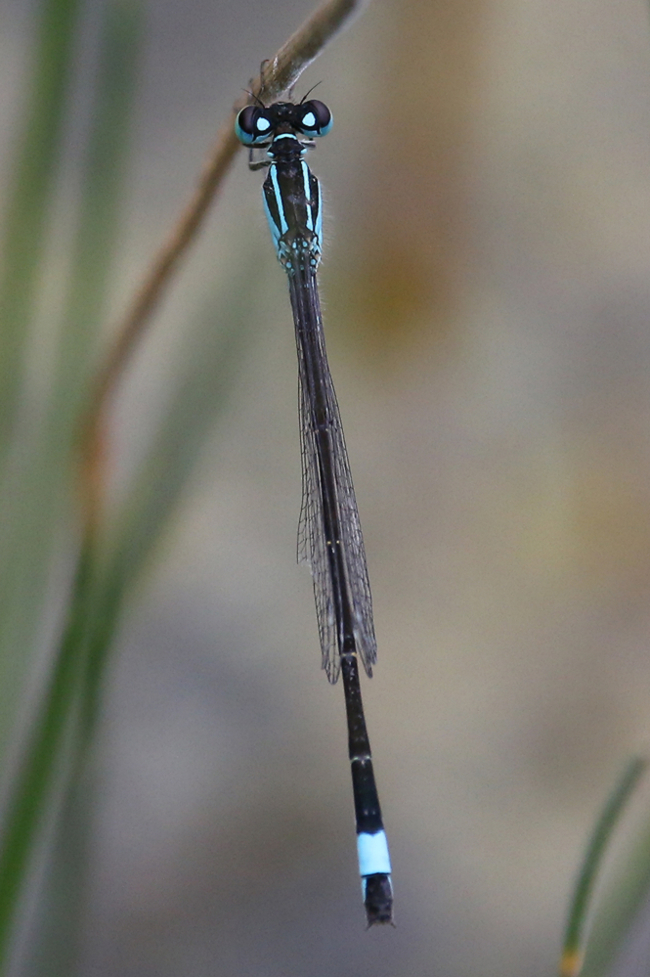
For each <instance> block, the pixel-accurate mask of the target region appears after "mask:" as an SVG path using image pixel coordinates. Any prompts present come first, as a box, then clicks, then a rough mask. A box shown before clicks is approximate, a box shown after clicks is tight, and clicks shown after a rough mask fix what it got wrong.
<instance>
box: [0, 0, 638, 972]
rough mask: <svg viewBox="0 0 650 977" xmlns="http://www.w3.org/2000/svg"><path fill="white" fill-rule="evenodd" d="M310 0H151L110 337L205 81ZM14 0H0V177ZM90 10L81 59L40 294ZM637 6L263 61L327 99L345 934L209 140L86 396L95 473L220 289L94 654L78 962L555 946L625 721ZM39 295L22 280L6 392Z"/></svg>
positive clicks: (300, 604) (300, 580) (328, 718)
mask: <svg viewBox="0 0 650 977" xmlns="http://www.w3.org/2000/svg"><path fill="white" fill-rule="evenodd" d="M313 6H314V5H313V3H312V2H311V0H275V2H273V3H268V2H267V3H254V2H252V0H237V2H236V3H235V2H225V0H215V2H211V3H206V2H205V0H150V2H149V3H147V5H146V8H145V18H146V27H145V43H144V48H143V51H142V59H141V63H140V67H139V87H138V92H137V98H136V103H135V119H134V124H133V126H132V152H131V155H130V159H129V163H128V177H127V182H126V187H125V199H124V206H123V210H122V213H123V218H122V223H121V227H120V244H119V255H118V261H117V267H116V272H115V275H114V285H113V290H112V293H111V299H110V315H109V316H107V323H106V327H105V328H106V335H107V336H108V335H109V330H110V323H111V322H113V321H115V320H116V318H117V317H118V316H119V314H120V312H121V311H122V310H123V309H124V307H125V304H126V301H127V299H128V297H129V296H130V294H131V292H132V290H133V289H134V288H135V287H136V286H137V285H138V284H139V282H140V280H141V278H142V275H143V273H144V271H145V269H146V267H147V264H148V262H149V260H150V258H151V256H152V254H153V252H154V251H155V249H156V247H157V246H158V245H159V243H160V241H161V239H162V237H163V236H164V235H165V234H166V233H167V231H168V229H169V227H170V225H171V223H172V222H173V220H174V219H175V218H176V216H177V214H178V212H179V210H180V208H181V206H182V205H183V204H184V203H185V201H186V198H187V196H188V194H189V192H190V190H191V188H192V187H193V185H194V183H195V181H196V177H197V174H198V172H199V169H200V166H201V164H202V162H203V160H204V159H205V157H206V153H207V151H208V148H209V147H210V145H211V142H212V140H213V136H214V133H215V132H216V129H217V128H218V126H219V125H220V124H221V123H222V121H223V119H224V118H225V117H226V116H227V113H228V112H229V110H230V107H231V105H232V103H233V101H234V100H235V99H236V98H237V97H238V96H239V93H240V91H241V89H242V88H244V87H246V85H247V83H248V80H249V78H250V77H251V76H253V75H255V74H256V73H257V71H258V67H259V63H260V62H261V61H262V59H264V58H267V57H270V56H271V55H272V54H273V53H274V52H275V50H276V49H277V48H278V47H279V45H280V44H282V43H283V42H284V40H285V39H286V37H287V36H288V35H289V34H290V33H291V32H292V31H293V30H295V29H296V28H297V27H298V26H299V25H300V23H301V22H302V20H303V19H304V18H305V17H306V16H307V15H308V14H309V13H310V12H311V11H312V9H313ZM35 11H36V5H35V3H33V2H29V0H3V4H2V11H1V13H0V19H1V22H2V30H1V32H0V130H1V131H2V133H3V138H2V140H1V141H0V142H1V145H0V151H1V154H2V155H1V159H0V178H1V179H3V181H4V182H3V184H2V186H3V187H4V186H5V185H6V182H7V179H8V173H9V169H10V161H11V153H12V150H13V139H14V136H13V134H14V133H15V132H17V130H18V127H19V124H20V121H21V104H22V101H21V100H22V99H23V97H24V91H23V87H24V85H25V79H26V77H27V71H28V68H29V64H30V57H31V54H32V45H33V32H34V18H35ZM100 11H101V2H100V0H93V2H89V3H87V4H86V6H85V14H84V30H83V32H82V41H83V43H82V44H81V45H80V46H79V50H78V51H77V54H76V58H77V62H78V63H77V68H78V82H77V91H76V101H75V106H76V113H75V115H74V117H73V119H72V123H71V125H70V127H69V132H68V134H67V142H66V150H65V152H66V156H65V161H66V165H65V166H64V167H63V170H62V173H63V179H62V182H61V187H60V193H59V198H58V199H57V211H56V214H57V221H58V222H57V223H56V224H55V231H54V232H53V240H52V243H51V248H50V250H51V252H52V253H51V255H50V258H49V265H48V268H49V269H50V270H49V272H48V274H49V275H50V277H51V279H52V283H51V286H50V291H49V293H48V292H47V289H46V293H45V294H46V295H47V294H49V296H50V299H49V301H52V302H55V301H56V275H55V270H56V263H57V249H56V243H57V241H59V240H62V241H64V240H65V239H66V235H68V236H69V234H70V233H71V231H70V227H69V219H68V216H67V215H68V209H69V205H70V203H71V202H74V196H75V194H76V193H77V189H76V187H77V184H76V182H75V181H76V175H77V169H78V165H79V164H78V159H79V144H80V140H81V138H82V136H81V134H82V133H83V132H84V127H87V125H88V122H89V120H88V112H89V109H88V100H87V98H86V95H85V92H86V88H87V86H88V85H89V84H90V83H91V81H92V77H93V71H94V66H95V61H94V52H95V49H94V43H95V40H94V38H95V31H96V23H97V19H98V17H99V14H100ZM648 28H649V23H648V10H647V7H646V4H645V3H643V2H641V0H619V2H618V3H615V4H613V3H611V2H608V0H593V2H592V3H590V4H588V5H585V4H584V3H581V2H578V0H563V2H562V3H561V4H558V3H554V2H551V0H528V2H527V3H523V4H522V3H520V2H517V0H462V2H458V0H438V2H431V0H402V2H398V0H376V2H374V3H371V4H370V6H369V7H368V8H367V11H366V12H365V13H364V15H363V16H362V17H360V18H359V19H358V20H356V21H355V23H354V24H353V26H352V27H351V29H350V30H349V31H348V32H346V33H345V34H344V35H342V36H341V37H340V38H338V39H337V40H336V41H335V42H334V43H332V44H331V45H330V47H329V48H328V49H327V51H326V52H325V54H324V55H323V56H322V57H321V58H319V59H318V61H317V62H316V63H315V64H314V65H313V66H312V67H311V68H310V69H309V71H308V72H306V73H305V75H303V77H302V79H301V80H300V82H299V84H298V86H297V90H296V94H297V95H298V96H300V97H302V95H303V94H304V92H306V91H307V89H308V88H310V87H311V86H312V85H313V84H315V83H317V82H321V84H320V87H319V88H318V92H317V97H318V98H320V99H322V100H324V101H325V102H327V103H328V104H329V105H330V107H331V108H332V111H333V114H334V120H335V122H334V127H333V130H332V132H331V134H330V135H329V136H328V138H327V139H325V140H322V141H321V142H320V143H319V145H318V148H317V150H315V151H314V152H313V153H311V155H310V160H309V162H310V165H311V166H312V168H313V169H314V171H315V172H316V173H317V174H318V176H319V178H320V179H321V180H322V183H323V186H324V192H325V205H326V213H325V233H326V254H325V259H324V261H323V265H322V275H321V285H322V291H323V301H324V308H325V325H326V333H327V338H328V350H329V355H330V363H331V367H332V372H333V375H334V380H335V383H336V388H337V392H338V396H339V401H340V406H341V412H342V416H343V423H344V427H345V432H346V438H347V444H348V449H349V454H350V459H351V464H352V470H353V474H354V480H355V487H356V492H357V498H358V503H359V509H360V513H361V519H362V524H363V528H364V534H365V541H366V549H367V555H368V564H369V570H370V579H371V583H372V588H373V596H374V605H375V623H376V630H377V637H378V647H379V660H378V665H377V667H376V670H375V676H374V678H373V680H372V682H371V683H368V682H367V681H366V682H364V684H363V692H364V697H365V705H366V713H367V720H368V725H369V731H370V738H371V742H372V747H373V753H374V757H375V770H376V774H377V778H378V784H379V791H380V797H381V801H382V806H383V810H384V818H385V823H386V827H387V831H388V836H389V840H390V845H391V853H392V857H393V867H394V884H395V900H396V901H395V906H396V921H397V928H396V929H395V930H391V929H384V930H374V931H371V932H369V933H367V932H364V913H363V908H362V905H361V901H360V896H359V884H358V877H357V865H356V855H355V844H354V820H353V809H352V796H351V788H350V782H349V781H350V774H349V765H348V761H347V755H346V730H345V718H344V705H343V691H342V688H341V687H339V686H337V687H335V688H332V687H330V686H329V685H328V682H327V680H326V678H325V675H324V674H321V673H320V670H319V667H320V652H319V647H318V635H317V629H316V621H315V613H314V607H313V597H312V591H311V581H310V577H309V574H308V572H307V571H306V570H305V569H304V568H301V567H298V566H297V565H296V563H295V538H296V527H297V520H298V513H299V509H300V493H301V476H300V455H299V443H298V425H297V367H296V356H295V347H294V339H293V331H292V322H291V314H290V307H289V300H288V295H287V289H286V282H285V279H284V275H283V273H282V270H281V269H280V267H279V266H278V264H277V262H276V259H275V257H274V254H273V249H272V246H271V242H270V238H269V233H268V230H267V227H266V224H265V220H264V217H263V213H262V207H261V199H260V184H261V176H260V174H254V173H250V172H249V171H248V170H247V167H246V160H245V156H244V153H243V152H242V153H241V154H240V158H239V159H238V161H237V164H236V167H235V168H234V170H233V172H232V173H231V175H230V177H229V178H228V180H227V183H226V185H225V187H224V189H223V192H222V194H221V196H220V199H219V201H218V204H217V206H216V207H215V208H214V211H213V213H212V216H211V218H210V219H209V221H208V223H207V226H206V228H205V230H204V232H203V233H202V235H201V237H200V240H199V241H198V243H197V245H196V246H195V247H194V249H193V250H192V253H191V254H190V256H189V259H188V260H186V261H185V263H184V267H183V271H182V274H181V275H180V277H179V278H178V280H177V281H176V283H175V284H174V286H173V288H172V289H171V290H170V292H169V294H168V295H167V298H166V301H165V302H164V305H163V308H162V310H161V312H160V315H159V317H158V321H157V323H156V327H155V329H153V330H152V333H151V335H150V336H149V337H148V338H147V340H146V341H145V343H144V344H143V345H142V347H141V348H140V349H139V351H138V354H137V356H136V358H135V360H134V362H133V363H132V366H131V368H130V370H129V373H128V376H127V377H126V378H125V381H124V383H123V384H122V385H121V387H120V391H119V398H118V403H117V405H116V410H115V414H114V430H113V449H112V470H111V471H112V478H113V483H114V484H113V490H114V493H115V497H116V498H118V497H119V496H120V493H123V492H126V491H128V488H127V487H128V484H129V478H130V475H131V473H132V472H133V470H134V468H135V466H136V464H137V459H138V458H139V456H140V454H141V452H142V450H143V447H144V446H146V445H147V444H148V443H149V441H150V439H151V437H152V431H153V430H154V429H155V426H156V418H157V416H158V414H159V412H160V410H161V405H164V404H165V402H166V398H167V396H168V392H169V389H170V385H171V383H172V382H173V378H174V371H175V368H176V364H177V362H178V360H179V358H180V357H182V356H183V355H185V353H186V352H187V347H188V345H191V344H192V343H193V342H199V340H200V339H201V337H203V340H202V341H205V337H206V336H209V335H210V334H211V330H213V329H218V328H219V326H220V318H219V317H220V316H222V315H225V314H228V312H227V307H228V304H230V306H233V307H234V306H236V307H237V309H238V312H237V315H239V316H241V318H242V321H243V322H245V323H246V328H247V329H248V330H249V332H250V335H249V337H248V339H247V344H246V351H245V353H244V354H243V355H242V356H241V358H240V361H239V367H238V371H239V372H238V373H237V375H236V377H235V378H234V380H233V384H232V389H231V390H230V392H229V395H228V398H227V400H226V402H225V404H224V405H222V407H221V409H220V411H219V412H218V415H216V416H215V420H214V423H213V424H211V426H210V428H209V435H208V436H207V437H206V440H205V445H204V448H203V450H202V452H201V454H200V460H199V463H198V465H197V466H196V467H195V469H194V472H193V475H192V478H191V480H190V482H189V484H188V486H187V489H186V491H185V494H184V498H183V504H182V506H181V507H180V508H179V509H178V510H177V511H176V514H175V518H174V520H173V522H172V523H171V524H170V526H169V527H168V530H167V532H166V534H165V536H164V539H163V541H162V545H161V546H159V547H158V549H157V558H156V560H155V561H153V562H152V563H151V564H150V566H149V571H148V574H147V576H146V579H145V580H144V582H143V583H144V585H141V586H140V588H139V590H138V592H137V593H136V594H135V595H134V598H135V599H134V600H133V601H132V602H131V605H130V612H129V614H128V616H127V617H126V618H125V620H124V623H123V626H122V629H121V633H120V641H119V648H118V649H117V654H116V656H115V658H114V659H113V662H112V667H111V669H110V672H109V676H108V677H109V681H108V684H107V687H106V690H105V708H104V717H103V723H102V730H101V741H100V749H99V758H98V764H97V771H96V773H95V776H94V781H95V794H94V798H95V799H94V804H93V843H92V856H91V873H90V875H91V878H90V888H89V893H88V897H87V900H86V902H87V920H86V924H85V930H84V951H83V952H84V956H83V960H84V963H83V966H82V968H81V973H83V974H92V975H94V977H118V975H119V977H149V975H151V977H153V975H156V977H172V975H178V974H181V973H182V974H183V975H185V977H204V975H208V974H210V975H214V974H218V975H221V974H223V975H230V974H248V975H254V977H289V975H295V977H298V975H300V977H310V975H316V974H319V975H323V974H325V975H343V974H346V975H347V974H350V975H352V974H354V975H357V977H363V975H373V977H388V975H391V977H398V975H399V977H407V975H421V974H436V975H445V977H465V975H470V974H476V973H480V974H482V975H483V977H489V975H494V977H497V975H499V977H509V975H512V977H514V975H521V974H522V973H525V974H529V975H537V974H547V973H550V972H551V971H553V969H554V968H555V966H556V959H557V954H558V951H559V946H560V941H561V935H562V927H563V924H564V919H565V914H566V908H567V903H568V899H569V895H570V891H571V886H572V882H573V878H574V875H575V872H576V870H577V866H578V864H579V861H580V858H581V854H582V850H583V847H584V845H585V842H586V838H587V836H588V833H589V830H590V828H591V826H592V823H593V821H594V818H595V816H596V814H597V812H598V810H599V808H600V806H601V805H602V803H603V800H604V798H605V797H606V795H607V793H608V791H609V789H610V788H611V786H612V784H613V782H614V780H615V779H616V777H617V775H618V774H619V772H620V770H621V767H622V765H623V764H624V762H625V760H626V758H627V757H628V755H629V754H630V753H632V752H636V751H643V750H645V749H646V748H647V742H648V734H649V730H650V708H649V693H650V654H649V651H650V601H649V600H648V597H649V592H650V382H649V379H648V374H649V372H650V329H649V327H648V324H649V322H650V275H649V274H648V265H649V260H650V31H649V29H648ZM53 269H54V270H53ZM224 309H226V311H225V312H224ZM197 322H200V323H201V327H200V328H195V327H192V328H190V326H191V324H192V323H197ZM47 324H48V304H47V302H45V303H44V307H43V309H42V310H41V318H40V325H39V330H40V331H39V333H38V335H39V336H40V341H39V343H36V344H35V346H36V348H37V350H38V349H40V354H38V352H37V353H36V355H35V356H34V361H33V366H32V374H33V376H32V379H33V383H34V385H35V386H36V387H38V383H39V376H40V373H39V371H40V370H41V369H42V368H43V363H44V362H45V361H46V359H47V348H48V347H47ZM197 355H198V356H200V355H201V349H200V346H199V347H198V349H197ZM39 356H40V361H39ZM160 477H161V478H164V477H165V476H164V474H161V476H160ZM62 549H63V550H64V549H65V546H64V545H63V544H62ZM61 561H62V564H65V556H64V555H63V556H62V557H61ZM54 577H55V581H56V579H57V577H56V574H55V575H54ZM64 577H65V573H63V572H62V573H61V578H64ZM59 585H61V586H62V583H61V581H59ZM56 586H57V584H56V582H55V583H54V584H52V588H53V590H54V591H56ZM53 602H54V603H55V602H56V601H55V600H54V599H53ZM46 631H47V628H44V632H46ZM43 640H45V639H43ZM21 694H22V693H21ZM639 806H640V809H641V817H642V816H643V814H644V813H645V812H646V811H647V810H648V798H647V797H646V798H645V800H644V799H643V798H642V799H640V800H639ZM635 966H636V969H634V967H635ZM626 967H627V969H625V970H624V971H621V972H625V973H626V974H636V973H638V974H646V973H647V969H648V968H647V957H644V956H643V954H641V957H640V961H637V964H635V965H632V964H630V963H629V961H628V963H627V964H626Z"/></svg>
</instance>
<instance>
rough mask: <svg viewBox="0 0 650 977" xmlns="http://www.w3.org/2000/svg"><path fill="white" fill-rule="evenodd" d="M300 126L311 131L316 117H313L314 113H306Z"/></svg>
mask: <svg viewBox="0 0 650 977" xmlns="http://www.w3.org/2000/svg"><path fill="white" fill-rule="evenodd" d="M302 124H303V125H304V126H305V127H306V128H307V129H313V128H314V126H315V125H316V116H315V115H314V113H313V112H308V113H307V115H304V116H303V119H302Z"/></svg>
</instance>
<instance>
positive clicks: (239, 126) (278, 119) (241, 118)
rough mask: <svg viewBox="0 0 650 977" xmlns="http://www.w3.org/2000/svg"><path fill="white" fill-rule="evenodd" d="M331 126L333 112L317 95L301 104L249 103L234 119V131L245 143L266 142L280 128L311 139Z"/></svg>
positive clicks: (325, 133)
mask: <svg viewBox="0 0 650 977" xmlns="http://www.w3.org/2000/svg"><path fill="white" fill-rule="evenodd" d="M331 128H332V113H331V112H330V110H329V109H328V107H327V105H325V103H324V102H319V101H318V99H316V98H312V99H310V100H309V101H308V102H301V103H300V105H294V103H293V102H275V103H274V104H273V105H268V106H263V105H247V106H246V107H245V108H243V109H242V110H241V112H239V114H238V115H237V118H236V120H235V133H236V135H237V138H238V139H239V141H240V142H242V143H243V144H244V145H245V146H262V145H265V144H266V143H269V142H271V140H272V139H274V137H275V136H276V135H277V134H278V133H279V132H294V133H300V135H303V136H308V137H309V138H310V139H311V138H314V137H315V136H325V135H327V133H328V132H329V131H330V129H331Z"/></svg>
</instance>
